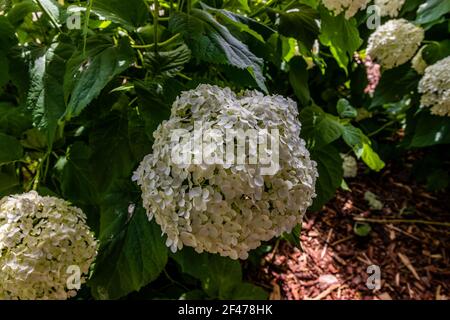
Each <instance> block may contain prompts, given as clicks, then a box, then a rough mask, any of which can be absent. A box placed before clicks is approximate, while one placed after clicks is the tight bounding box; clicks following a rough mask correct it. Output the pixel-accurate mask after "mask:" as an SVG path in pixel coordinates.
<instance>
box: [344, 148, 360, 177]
mask: <svg viewBox="0 0 450 320" xmlns="http://www.w3.org/2000/svg"><path fill="white" fill-rule="evenodd" d="M341 158H342V160H343V162H342V169H343V170H344V178H355V177H356V176H357V175H358V163H357V162H356V159H355V157H353V156H350V155H346V154H342V153H341Z"/></svg>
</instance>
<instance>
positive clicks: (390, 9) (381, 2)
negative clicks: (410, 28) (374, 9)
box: [375, 0, 406, 18]
mask: <svg viewBox="0 0 450 320" xmlns="http://www.w3.org/2000/svg"><path fill="white" fill-rule="evenodd" d="M405 1H406V0H375V5H376V6H378V8H379V9H380V16H382V17H385V16H390V17H391V18H394V17H396V16H398V14H399V12H400V10H401V9H402V7H403V5H404V4H405Z"/></svg>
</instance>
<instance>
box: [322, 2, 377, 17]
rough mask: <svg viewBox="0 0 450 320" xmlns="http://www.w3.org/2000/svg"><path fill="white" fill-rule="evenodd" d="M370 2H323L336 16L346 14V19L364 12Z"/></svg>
mask: <svg viewBox="0 0 450 320" xmlns="http://www.w3.org/2000/svg"><path fill="white" fill-rule="evenodd" d="M369 2H370V0H322V3H323V5H324V6H325V7H326V8H327V9H328V10H330V11H333V13H334V14H335V15H339V14H341V13H342V12H345V18H346V19H350V18H351V17H353V16H354V15H355V14H356V13H357V12H358V11H359V10H364V9H365V8H366V7H367V4H368V3H369Z"/></svg>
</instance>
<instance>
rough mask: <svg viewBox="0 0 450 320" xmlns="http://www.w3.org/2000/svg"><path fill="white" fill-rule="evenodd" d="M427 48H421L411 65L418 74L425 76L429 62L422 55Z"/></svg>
mask: <svg viewBox="0 0 450 320" xmlns="http://www.w3.org/2000/svg"><path fill="white" fill-rule="evenodd" d="M424 48H425V47H422V48H420V50H419V51H418V52H417V54H416V55H415V56H414V58H413V59H412V60H411V64H412V67H413V69H414V70H416V72H417V73H418V74H423V73H424V72H425V69H426V68H427V67H428V65H427V62H426V61H425V60H424V59H423V56H422V53H423V49H424Z"/></svg>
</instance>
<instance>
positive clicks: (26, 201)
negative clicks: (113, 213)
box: [0, 191, 97, 300]
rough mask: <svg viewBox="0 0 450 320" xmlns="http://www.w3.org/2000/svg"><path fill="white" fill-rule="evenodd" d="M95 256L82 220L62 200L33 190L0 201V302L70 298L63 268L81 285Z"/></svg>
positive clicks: (72, 293) (95, 249) (91, 240)
mask: <svg viewBox="0 0 450 320" xmlns="http://www.w3.org/2000/svg"><path fill="white" fill-rule="evenodd" d="M96 254H97V242H96V240H95V238H94V236H93V235H92V233H91V232H90V231H89V228H88V226H87V225H86V216H85V215H84V213H83V212H82V211H81V210H80V209H78V208H75V207H72V206H70V205H69V203H67V202H66V201H64V200H61V199H58V198H54V197H41V196H39V195H38V194H37V192H35V191H31V192H28V193H24V194H21V195H13V196H7V197H4V198H3V199H1V200H0V299H21V300H28V299H33V300H34V299H52V300H53V299H58V300H59V299H67V298H69V297H71V296H74V295H75V294H76V291H74V290H69V289H71V288H67V281H68V277H69V276H70V275H71V274H70V272H73V271H70V270H71V269H70V268H69V267H70V266H75V268H79V271H80V273H81V278H80V283H82V282H84V277H85V275H86V274H87V273H88V271H89V266H90V265H91V263H92V261H93V260H94V258H95V256H96ZM68 268H69V269H68ZM71 268H73V267H71ZM74 270H75V272H77V269H74ZM68 271H70V272H69V273H67V272H68ZM73 273H74V272H73Z"/></svg>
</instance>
